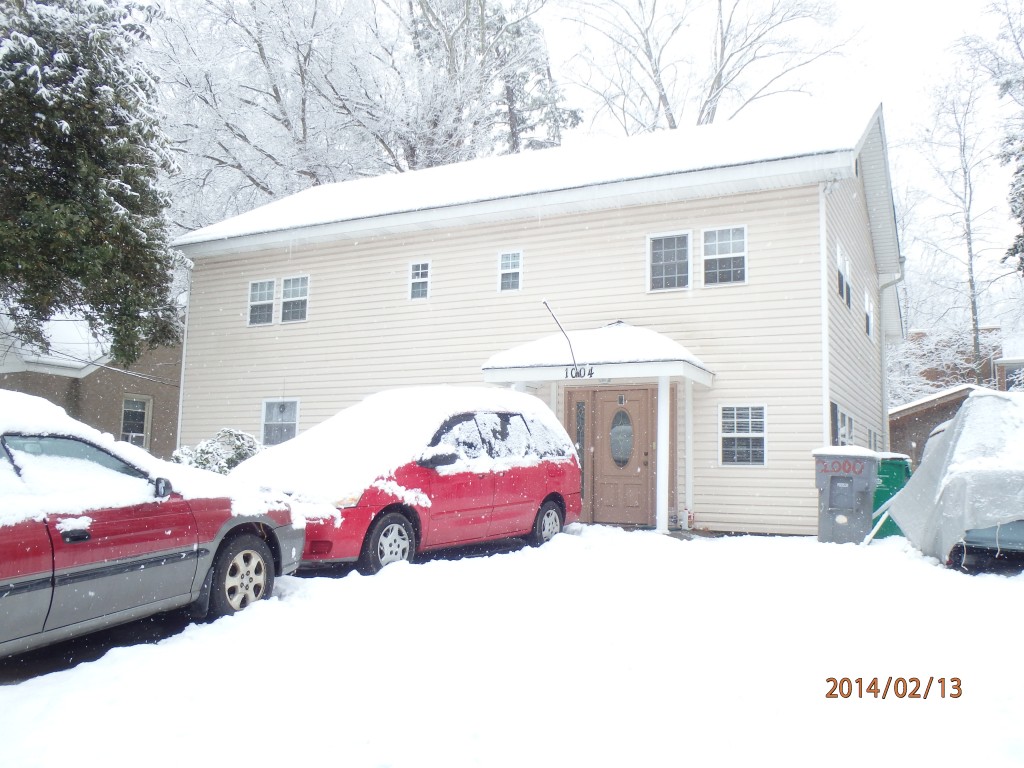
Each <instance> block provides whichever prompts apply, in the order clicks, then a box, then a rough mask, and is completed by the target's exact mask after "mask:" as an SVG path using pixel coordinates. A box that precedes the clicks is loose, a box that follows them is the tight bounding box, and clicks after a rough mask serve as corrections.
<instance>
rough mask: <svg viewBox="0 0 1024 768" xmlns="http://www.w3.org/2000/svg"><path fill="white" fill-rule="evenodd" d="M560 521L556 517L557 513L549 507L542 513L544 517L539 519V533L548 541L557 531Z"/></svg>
mask: <svg viewBox="0 0 1024 768" xmlns="http://www.w3.org/2000/svg"><path fill="white" fill-rule="evenodd" d="M560 522H561V521H560V520H559V518H558V513H557V512H556V511H555V510H553V509H549V510H548V511H547V512H545V513H544V519H543V520H541V526H540V534H541V538H543V539H544V541H550V540H551V539H552V538H554V536H555V534H556V533H558V532H559V531H560V530H561V528H562V526H561V525H559V523H560Z"/></svg>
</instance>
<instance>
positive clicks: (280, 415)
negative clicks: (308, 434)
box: [262, 400, 299, 445]
mask: <svg viewBox="0 0 1024 768" xmlns="http://www.w3.org/2000/svg"><path fill="white" fill-rule="evenodd" d="M298 426H299V401H298V400H264V401H263V430H262V432H263V444H264V445H277V444H278V443H283V442H284V441H285V440H291V439H292V438H293V437H295V434H296V432H297V431H298Z"/></svg>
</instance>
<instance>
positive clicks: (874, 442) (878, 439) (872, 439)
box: [868, 429, 882, 451]
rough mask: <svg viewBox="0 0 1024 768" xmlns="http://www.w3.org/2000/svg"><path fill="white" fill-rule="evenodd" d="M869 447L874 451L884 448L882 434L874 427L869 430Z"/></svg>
mask: <svg viewBox="0 0 1024 768" xmlns="http://www.w3.org/2000/svg"><path fill="white" fill-rule="evenodd" d="M868 448H870V449H871V450H872V451H880V450H882V436H881V435H880V434H878V433H877V432H875V430H873V429H869V430H868Z"/></svg>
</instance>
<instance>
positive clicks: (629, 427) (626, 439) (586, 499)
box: [566, 387, 656, 526]
mask: <svg viewBox="0 0 1024 768" xmlns="http://www.w3.org/2000/svg"><path fill="white" fill-rule="evenodd" d="M566 403H567V405H568V410H569V413H568V419H567V423H568V424H569V431H570V434H572V435H573V437H574V438H575V439H576V442H577V448H578V450H579V453H580V460H581V462H582V466H583V520H585V521H589V522H594V523H609V524H614V525H642V526H653V525H654V523H655V517H654V468H655V464H656V462H655V456H654V444H655V441H654V432H653V427H654V424H655V419H654V406H655V391H654V390H653V389H652V388H650V387H622V388H610V387H609V388H604V389H592V390H582V389H572V390H570V391H569V392H568V393H567V396H566Z"/></svg>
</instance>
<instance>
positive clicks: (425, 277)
mask: <svg viewBox="0 0 1024 768" xmlns="http://www.w3.org/2000/svg"><path fill="white" fill-rule="evenodd" d="M429 296H430V262H429V261H421V262H417V263H415V264H412V265H410V267H409V298H410V299H426V298H429Z"/></svg>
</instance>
